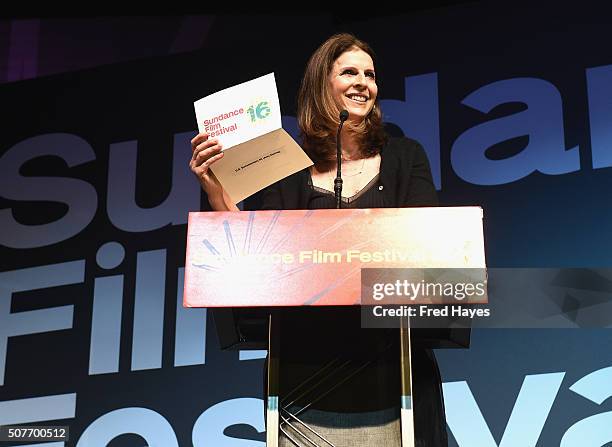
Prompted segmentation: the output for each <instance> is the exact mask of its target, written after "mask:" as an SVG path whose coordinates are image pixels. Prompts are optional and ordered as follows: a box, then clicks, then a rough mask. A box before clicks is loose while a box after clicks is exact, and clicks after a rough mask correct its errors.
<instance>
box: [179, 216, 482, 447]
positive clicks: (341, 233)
mask: <svg viewBox="0 0 612 447" xmlns="http://www.w3.org/2000/svg"><path fill="white" fill-rule="evenodd" d="M485 267H486V264H485V255H484V237H483V228H482V209H481V208H480V207H435V208H380V209H340V210H336V209H333V210H331V209H329V210H328V209H321V210H284V211H250V212H246V211H245V212H192V213H190V214H189V223H188V232H187V252H186V261H185V288H184V294H183V305H184V306H186V307H207V308H213V314H214V319H215V325H216V327H217V332H218V335H219V340H220V344H221V347H222V348H224V349H265V348H267V349H268V372H267V382H268V383H267V387H268V399H267V402H266V420H267V424H266V425H267V434H266V445H267V446H270V447H272V446H277V445H278V435H279V427H280V428H281V429H282V426H283V425H287V424H289V425H291V423H292V422H293V423H295V424H296V425H297V424H300V425H302V424H303V422H302V421H301V420H300V419H299V418H298V417H297V416H298V414H292V413H291V412H289V411H288V409H287V407H285V406H284V405H283V404H282V400H280V397H281V396H279V385H278V383H279V382H278V374H279V368H280V366H279V365H280V358H279V336H278V323H279V322H278V320H277V318H276V317H275V309H282V308H284V307H287V306H290V307H299V306H358V305H360V303H361V298H362V282H361V277H362V269H366V268H367V269H371V268H376V269H461V268H463V269H465V268H472V269H485ZM485 299H486V296H485ZM398 327H399V330H398V333H399V337H400V339H401V343H400V346H401V348H400V352H399V353H398V355H399V356H400V365H401V396H399V397H398V400H399V401H400V403H401V410H400V415H401V419H400V424H401V435H402V446H404V447H413V446H414V422H413V414H412V405H411V402H412V377H411V363H410V358H411V351H410V346H411V339H410V337H411V329H410V320H409V319H408V318H407V317H402V318H399V319H398ZM419 331H421V333H422V339H423V340H424V342H425V343H427V345H428V347H431V348H441V347H467V346H468V345H469V329H463V328H459V329H451V328H445V329H419ZM279 423H280V425H279ZM303 425H304V426H305V427H304V428H305V431H308V432H312V430H311V429H310V428H309V427H308V426H307V425H306V424H303ZM303 431H304V430H303ZM307 434H308V435H309V436H310V437H311V438H312V439H314V440H315V441H316V442H320V443H321V444H320V445H331V443H329V442H328V441H327V440H325V439H323V438H322V437H321V436H320V435H318V434H317V433H316V432H315V433H307ZM316 442H313V440H310V441H309V442H308V444H309V445H313V444H314V445H318V444H317V443H316Z"/></svg>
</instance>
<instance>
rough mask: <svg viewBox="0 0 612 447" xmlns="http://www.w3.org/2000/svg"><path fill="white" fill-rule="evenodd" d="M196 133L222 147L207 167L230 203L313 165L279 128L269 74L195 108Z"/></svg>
mask: <svg viewBox="0 0 612 447" xmlns="http://www.w3.org/2000/svg"><path fill="white" fill-rule="evenodd" d="M194 107H195V113H196V119H197V122H198V130H199V131H200V132H207V133H208V134H209V138H216V139H218V140H219V143H220V144H221V145H222V146H223V151H224V154H225V155H224V157H223V158H222V159H221V160H219V161H217V162H215V163H214V164H213V166H212V167H211V169H212V171H213V173H214V174H215V176H216V177H217V179H218V180H219V182H220V183H221V185H223V187H224V188H225V190H226V191H227V193H228V195H229V196H230V198H231V199H232V201H233V202H234V203H238V202H240V201H242V200H244V199H245V198H246V197H248V196H250V195H252V194H254V193H256V192H257V191H260V190H261V189H263V188H265V187H266V186H269V185H271V184H272V183H274V182H277V181H279V180H281V179H283V178H285V177H287V176H289V175H291V174H293V173H295V172H297V171H300V170H302V169H304V168H306V167H308V166H311V165H312V164H313V162H312V160H311V159H310V158H309V157H308V156H307V155H306V154H305V153H304V151H303V150H302V148H301V147H300V146H299V145H298V144H297V143H296V142H295V140H294V139H293V138H291V136H290V135H289V134H288V133H287V132H285V130H283V128H282V124H281V111H280V103H279V100H278V91H277V89H276V81H275V79H274V73H270V74H267V75H265V76H262V77H259V78H256V79H253V80H251V81H247V82H244V83H242V84H238V85H236V86H234V87H230V88H227V89H224V90H221V91H218V92H216V93H213V94H212V95H209V96H206V97H204V98H202V99H200V100H198V101H196V102H194Z"/></svg>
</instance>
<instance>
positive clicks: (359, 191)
mask: <svg viewBox="0 0 612 447" xmlns="http://www.w3.org/2000/svg"><path fill="white" fill-rule="evenodd" d="M342 110H347V111H348V113H349V117H348V120H347V121H346V123H345V124H344V127H343V129H342V133H341V143H342V179H343V190H342V193H343V197H342V202H343V207H345V208H380V207H407V206H435V205H437V197H436V191H435V188H434V186H433V181H432V177H431V172H430V168H429V163H428V160H427V156H426V154H425V152H424V150H423V148H422V147H421V146H420V145H419V144H418V143H417V142H416V141H414V140H410V139H408V138H388V137H387V136H386V135H385V132H384V129H383V123H382V114H381V110H380V107H379V104H378V86H377V84H376V72H375V69H374V53H373V51H372V49H371V48H370V47H369V45H368V44H366V43H365V42H363V41H360V40H358V39H357V38H356V37H354V36H352V35H350V34H337V35H334V36H332V37H331V38H329V39H328V40H327V41H325V42H324V43H323V44H322V45H321V46H320V47H319V48H318V49H317V50H316V51H315V52H314V53H313V55H312V56H311V57H310V60H309V61H308V64H307V67H306V71H305V74H304V77H303V80H302V85H301V87H300V91H299V95H298V125H299V127H300V129H301V136H302V139H303V142H302V147H303V149H304V150H305V152H306V153H307V154H308V155H309V156H310V158H311V159H312V160H313V161H314V165H313V166H311V167H310V168H308V169H305V170H303V171H300V172H297V173H296V174H294V175H291V176H289V177H287V178H285V179H283V180H281V181H279V182H277V183H276V184H274V185H272V186H270V187H268V188H266V189H265V190H264V192H263V206H262V208H263V209H318V208H335V199H334V192H333V190H334V179H335V177H336V132H337V128H338V121H339V120H338V117H339V114H340V111H342ZM191 144H192V149H193V157H192V160H191V162H190V168H191V170H192V171H193V172H194V174H195V175H196V176H197V177H198V179H199V181H200V183H201V185H202V188H203V189H204V191H205V192H206V194H207V195H208V200H209V203H210V205H211V207H212V209H213V210H217V211H221V210H237V207H236V205H235V204H233V203H231V200H230V199H229V197H228V196H227V194H225V193H224V190H223V188H222V187H221V185H220V184H219V182H218V181H217V180H216V178H215V177H214V175H213V174H212V172H211V171H210V166H211V165H212V164H213V163H215V162H216V161H217V160H219V159H220V158H222V157H223V152H221V149H222V148H221V146H220V145H219V144H218V141H216V140H214V139H213V140H209V139H208V138H207V135H206V134H198V135H197V136H196V137H195V138H194V139H193V140H192V142H191ZM298 311H299V313H297V312H296V311H295V310H291V309H287V310H286V311H284V314H283V316H282V321H283V327H285V326H289V327H291V328H292V337H291V346H284V347H283V346H281V359H282V361H283V364H282V366H281V399H282V397H283V395H284V394H285V393H289V392H290V390H292V389H294V388H295V387H296V386H298V385H299V383H300V382H301V380H302V379H303V378H308V377H312V375H313V374H316V372H317V371H319V369H320V367H321V365H325V364H327V362H328V361H330V362H334V361H335V360H334V359H337V358H340V363H341V364H343V365H347V366H346V369H345V370H344V371H342V373H341V374H342V377H343V378H346V377H350V379H348V380H346V382H344V383H343V384H342V385H341V386H339V387H337V388H335V389H334V390H333V391H332V392H330V393H329V394H325V391H326V390H320V392H319V395H321V394H325V395H324V397H323V398H322V399H319V400H317V401H316V402H314V403H313V405H312V406H311V407H309V410H308V411H306V412H305V413H303V414H301V415H300V418H301V419H302V420H303V421H304V422H305V423H307V424H309V426H310V427H311V428H313V429H315V430H316V431H317V432H318V433H321V434H324V437H325V438H326V439H328V440H329V441H330V442H331V443H332V444H334V445H351V446H361V445H364V446H365V445H375V444H380V445H384V446H385V447H388V446H393V445H397V446H399V445H400V430H399V395H400V382H399V377H400V375H399V365H398V357H399V355H398V353H399V348H398V347H397V346H396V343H397V340H398V339H399V336H398V334H397V330H396V331H394V332H392V333H389V331H386V330H372V329H367V330H360V329H359V326H360V324H359V311H358V309H357V310H356V309H352V308H341V309H331V308H325V309H308V310H304V309H299V310H298ZM300 328H301V329H303V330H301V329H300ZM312 328H316V330H314V331H313V330H312ZM300 333H304V334H308V335H305V336H304V338H303V339H301V340H300V339H299V337H296V335H295V334H300ZM281 338H282V337H281ZM283 340H284V339H283ZM292 353H295V355H292ZM339 374H340V373H339ZM336 382H338V381H336ZM440 385H441V384H440V376H439V371H438V368H437V364H436V362H435V357H433V353H432V352H431V351H430V350H427V349H423V348H421V347H419V345H418V341H416V342H414V343H413V388H414V415H415V435H416V445H417V446H428V447H431V446H436V447H437V446H446V445H447V439H446V425H445V421H444V408H443V403H442V397H441V386H440ZM328 389H329V386H328V387H327V390H328ZM310 401H312V399H310V400H309V401H308V402H310ZM305 404H306V403H305V402H301V403H299V402H298V405H297V408H299V407H300V406H303V405H305ZM284 429H285V430H286V432H287V433H288V434H289V436H290V437H291V438H293V439H294V440H297V441H298V442H301V443H302V444H300V445H312V444H310V443H308V442H307V441H305V440H303V439H300V435H299V434H297V433H296V432H295V431H292V429H291V428H290V427H288V426H285V427H284ZM302 431H304V432H306V433H308V432H307V431H306V430H302ZM311 437H314V438H315V440H317V439H318V438H316V436H313V435H311ZM316 442H317V443H319V444H320V445H323V444H324V443H323V441H320V440H317V441H316ZM280 445H294V444H293V442H292V441H289V440H288V439H287V437H285V438H284V439H281V443H280Z"/></svg>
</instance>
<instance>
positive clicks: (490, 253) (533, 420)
mask: <svg viewBox="0 0 612 447" xmlns="http://www.w3.org/2000/svg"><path fill="white" fill-rule="evenodd" d="M368 13H369V10H368V9H364V10H363V15H362V16H361V15H359V14H355V13H352V14H350V15H348V16H343V15H342V14H312V15H301V16H289V15H286V16H285V15H281V14H262V15H217V16H212V15H210V16H186V17H180V18H178V17H170V18H161V17H147V18H110V17H109V18H85V19H82V20H78V19H66V20H60V19H44V20H34V19H31V20H21V21H18V20H15V21H5V22H3V23H2V25H1V29H2V30H3V32H4V35H7V36H9V39H8V41H7V42H5V44H3V46H2V48H1V50H2V53H1V54H2V55H4V56H5V60H7V64H6V66H5V68H4V71H3V74H4V80H5V82H4V83H3V84H1V85H0V101H1V104H2V108H3V111H4V113H3V115H4V116H5V118H4V119H3V123H4V125H3V127H2V137H1V138H2V139H1V145H0V250H1V251H0V253H1V255H0V271H1V273H0V425H7V424H20V423H37V424H43V423H44V424H47V425H69V426H70V430H71V431H70V435H71V437H70V441H69V442H67V443H66V445H67V446H78V447H98V446H107V445H108V446H112V447H124V446H130V447H131V446H145V445H149V446H163V447H172V446H182V447H183V446H191V445H193V446H194V447H196V446H197V447H204V446H215V447H224V446H245V447H246V446H252V447H255V446H263V445H264V439H265V436H264V433H263V430H264V421H263V411H262V410H263V403H262V400H261V374H262V372H261V370H262V365H263V361H262V355H263V354H265V353H261V352H240V353H239V352H225V351H221V350H220V349H219V347H218V342H217V339H216V335H215V330H214V325H213V323H212V320H210V319H209V318H208V317H207V314H206V310H204V309H188V310H187V309H183V308H182V307H181V300H182V286H183V283H182V280H183V266H184V255H185V250H184V244H185V236H186V219H187V213H188V212H189V211H193V210H199V209H202V207H203V206H204V203H203V201H202V196H201V192H200V189H199V186H198V183H197V181H196V180H195V178H193V176H192V174H191V172H190V171H189V169H188V160H189V157H190V154H191V150H190V145H189V140H190V139H191V138H192V137H193V136H194V135H195V133H196V124H195V114H194V109H193V102H194V101H195V100H197V99H199V98H202V97H203V96H206V95H208V94H210V93H213V92H215V91H217V90H219V89H222V88H225V87H229V86H231V85H234V84H237V83H240V82H244V81H247V80H249V79H252V78H254V77H257V76H260V75H263V74H266V73H269V72H274V73H275V76H276V80H277V83H278V89H279V95H280V99H281V108H282V111H283V115H284V118H283V124H284V127H285V128H286V129H287V130H288V131H289V132H290V133H292V134H293V135H296V126H295V95H296V92H297V89H298V86H299V83H300V80H301V76H302V72H303V69H304V67H305V64H306V60H307V58H308V56H309V55H310V54H311V52H312V51H313V50H314V49H315V48H316V47H317V46H318V45H319V44H320V43H321V42H322V41H323V40H325V39H326V38H327V37H329V36H330V35H331V34H333V33H334V32H337V31H351V32H354V33H355V34H356V35H357V36H359V37H360V38H362V39H364V40H366V41H367V42H369V43H370V44H371V45H372V47H373V48H374V50H375V51H376V53H377V56H378V60H377V62H376V70H377V78H378V79H379V95H380V98H382V102H381V104H382V109H383V112H384V115H385V121H386V123H387V125H388V128H389V130H390V132H391V133H393V134H397V135H401V134H404V135H408V136H410V137H412V138H415V139H417V140H419V141H420V142H421V143H422V144H423V145H424V146H425V148H426V150H427V153H428V156H429V159H430V163H431V166H432V171H433V174H434V178H435V182H436V187H437V189H438V192H439V197H440V200H441V203H442V204H443V205H480V206H482V207H483V208H484V215H485V239H486V246H487V251H486V256H487V263H488V265H489V266H490V267H534V268H535V267H609V266H610V264H611V255H610V253H612V234H611V233H612V232H611V229H612V208H611V207H610V205H609V199H606V197H608V195H609V191H610V190H611V188H612V175H611V174H612V170H611V168H612V130H611V129H612V55H610V52H609V51H607V44H606V42H609V41H610V39H612V27H610V23H609V17H610V10H606V9H605V8H603V7H602V6H600V5H598V4H596V3H590V2H580V3H579V4H577V5H572V6H571V7H570V6H567V7H564V6H560V5H559V4H554V3H539V6H537V7H536V6H531V5H529V4H527V3H520V2H513V3H501V2H496V3H495V5H493V4H491V3H480V2H470V3H466V4H463V5H456V6H452V7H446V8H438V9H433V10H429V11H420V12H416V11H415V12H411V13H404V14H400V13H398V14H396V13H393V14H391V13H389V14H386V15H384V14H383V15H380V14H379V15H375V16H370V15H369V14H368ZM602 284H603V285H601V284H600V287H603V289H602V290H607V292H608V293H609V292H610V291H611V290H612V287H611V285H610V282H609V281H608V282H605V281H604V282H603V283H602ZM585 287H586V288H588V287H589V285H588V284H587V285H586V286H585V285H581V286H576V288H583V289H584V288H585ZM611 319H612V317H611ZM609 325H610V321H605V322H604V324H602V326H609ZM611 352H612V335H611V334H610V332H609V331H608V330H607V329H603V328H578V327H577V328H576V329H563V330H560V329H557V330H554V329H546V330H545V329H531V330H527V329H521V330H518V329H514V330H513V329H507V330H494V329H487V330H485V329H482V330H477V331H476V330H475V331H473V336H472V346H471V348H470V349H469V350H447V351H444V350H440V351H437V353H436V355H437V357H438V360H439V362H440V366H441V370H442V375H443V380H444V382H445V383H444V392H445V402H446V410H447V421H448V425H449V433H450V438H451V445H452V446H460V447H497V446H500V447H510V446H512V447H518V446H520V447H528V446H542V447H549V446H557V445H562V446H564V447H574V446H575V447H578V446H580V447H591V446H593V447H594V446H602V445H608V443H612V403H611V401H610V399H608V398H609V397H610V396H612V354H611ZM40 445H46V446H48V447H59V446H63V445H64V444H63V443H47V444H40Z"/></svg>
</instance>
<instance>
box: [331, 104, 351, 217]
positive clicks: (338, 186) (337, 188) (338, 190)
mask: <svg viewBox="0 0 612 447" xmlns="http://www.w3.org/2000/svg"><path fill="white" fill-rule="evenodd" d="M348 116H349V114H348V111H347V110H342V111H341V112H340V125H339V126H338V134H337V135H336V165H337V166H338V168H337V170H336V178H335V180H334V194H335V197H336V208H337V209H340V208H342V148H341V146H340V132H342V125H343V124H344V122H345V121H346V119H347V118H348Z"/></svg>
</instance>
